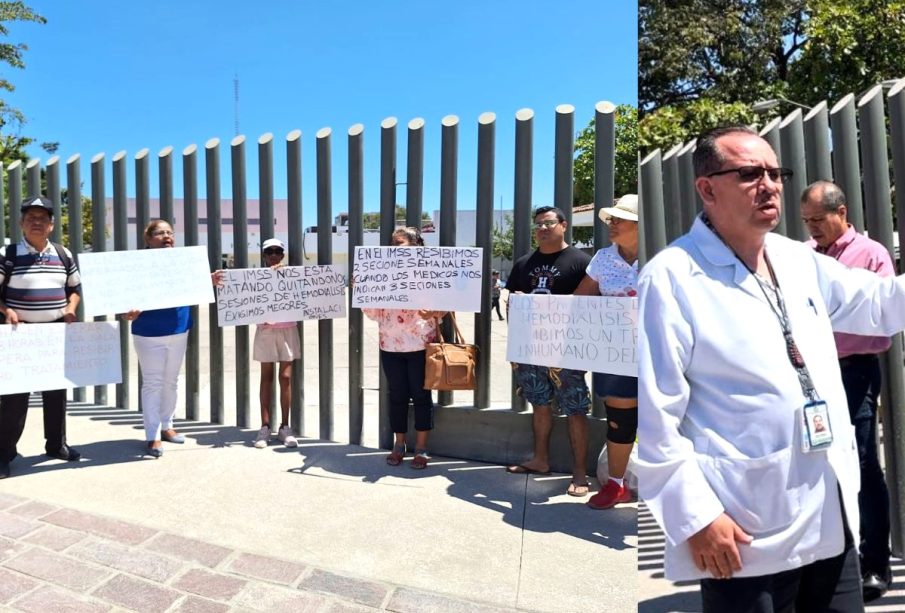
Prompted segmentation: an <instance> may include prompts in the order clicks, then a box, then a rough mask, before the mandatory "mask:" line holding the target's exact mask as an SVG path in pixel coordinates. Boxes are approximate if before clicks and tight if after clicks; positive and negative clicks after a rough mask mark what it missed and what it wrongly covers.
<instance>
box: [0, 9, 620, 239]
mask: <svg viewBox="0 0 905 613" xmlns="http://www.w3.org/2000/svg"><path fill="white" fill-rule="evenodd" d="M28 4H29V5H30V6H32V7H33V8H34V9H35V10H36V11H37V12H39V13H40V14H42V15H43V16H44V17H46V18H47V21H48V22H47V24H45V25H37V24H30V23H26V24H12V25H11V26H10V37H9V40H11V41H13V42H24V43H25V44H27V45H28V46H29V50H28V52H27V53H26V56H25V61H26V69H25V70H22V71H20V70H14V69H11V68H8V67H5V66H4V67H2V70H3V74H4V76H6V77H7V78H9V79H10V80H11V81H12V82H13V83H14V84H15V85H16V91H15V92H13V93H12V94H10V95H9V96H8V101H9V103H10V104H11V105H13V106H16V107H18V108H20V109H21V110H22V111H23V112H24V113H25V114H26V116H27V118H28V123H27V124H26V125H25V126H24V127H23V128H22V133H23V134H26V135H28V136H31V137H34V138H35V139H36V141H37V142H42V141H59V143H60V149H59V151H58V155H60V157H61V158H62V160H64V161H65V160H66V159H67V158H68V157H69V156H71V155H73V154H75V153H79V154H81V155H82V173H83V177H84V179H85V193H86V194H90V191H89V184H88V179H89V176H90V171H89V160H90V159H91V157H92V156H94V155H95V154H98V153H105V154H106V156H107V157H106V159H107V165H106V175H107V181H108V187H107V194H108V195H110V194H111V188H110V186H109V182H110V174H111V171H110V168H111V166H110V164H111V163H110V160H111V159H112V157H113V155H114V154H115V153H116V152H118V151H121V150H125V151H126V152H127V153H128V156H129V165H128V168H129V183H130V187H129V195H133V191H134V190H133V188H132V180H133V176H132V175H133V172H134V163H133V161H132V160H133V159H134V155H135V154H136V153H137V152H138V151H139V150H140V149H142V148H145V147H146V148H148V149H150V151H151V154H152V156H151V161H152V176H151V186H152V195H153V196H156V195H157V168H156V162H157V153H158V152H159V151H160V150H161V149H162V148H164V147H165V146H167V145H171V146H173V147H174V149H175V152H176V154H177V157H176V158H175V159H174V164H173V166H174V170H175V171H176V173H177V174H176V179H177V182H176V185H175V189H174V194H175V195H176V196H177V197H179V196H181V193H182V187H181V186H182V177H181V166H182V162H181V152H182V150H183V148H185V147H186V146H187V145H189V144H193V143H194V144H197V145H198V147H199V152H200V157H199V168H200V169H201V172H202V174H201V177H200V180H199V184H200V186H201V194H200V195H201V196H202V197H203V195H204V189H203V186H204V180H203V167H204V166H203V145H204V143H205V141H207V140H208V139H209V138H212V137H218V138H220V140H221V152H220V154H221V161H222V162H224V167H223V171H222V172H223V187H222V196H223V197H224V198H228V197H230V195H231V188H230V174H229V168H228V161H229V141H230V139H231V138H232V137H233V136H234V135H235V132H234V101H233V78H234V75H236V74H237V75H238V78H239V82H240V102H239V121H240V132H241V133H242V134H244V135H245V136H246V137H247V145H246V147H247V150H246V155H247V162H248V168H249V174H248V181H247V184H248V196H249V197H252V198H253V197H257V191H258V179H257V173H256V165H257V139H258V137H259V136H260V135H262V134H264V133H266V132H272V133H273V134H274V166H275V169H276V171H277V176H276V180H275V186H274V194H275V196H276V197H285V195H286V187H285V170H284V169H285V163H286V162H285V136H286V134H288V133H289V132H290V131H291V130H293V129H301V130H302V133H303V181H304V188H303V199H304V208H305V211H304V223H305V225H310V224H313V223H314V222H315V218H314V210H315V202H316V191H315V180H314V179H315V176H316V175H315V133H316V132H317V130H319V129H320V128H323V127H330V128H332V129H333V141H332V153H333V159H332V166H333V173H334V174H333V209H334V212H338V211H343V210H346V209H347V201H346V198H347V192H346V155H347V153H346V134H347V130H348V128H349V127H350V126H352V125H353V124H356V123H362V124H364V126H365V132H364V142H365V182H366V188H365V209H366V210H376V209H377V208H378V206H379V174H378V173H379V141H380V122H381V120H383V119H384V118H386V117H389V116H394V117H396V118H398V120H399V126H400V127H399V128H398V133H397V142H398V155H399V157H398V161H397V181H400V182H403V181H405V142H406V131H405V126H406V124H407V123H408V121H409V120H410V119H413V118H415V117H423V118H424V119H425V121H426V127H425V174H424V208H425V210H426V211H431V210H434V209H436V208H439V181H440V176H439V175H440V173H439V166H440V159H439V151H440V120H441V119H442V117H444V116H445V115H447V114H455V115H458V116H459V118H460V128H459V146H460V150H459V151H460V153H459V207H460V208H462V209H470V208H474V198H475V181H476V179H475V177H476V168H475V166H476V141H477V119H478V116H479V115H480V114H481V113H482V112H485V111H492V112H494V113H496V115H497V132H496V185H495V203H496V206H497V207H499V206H500V204H499V203H500V198H501V197H502V206H503V207H504V208H507V209H508V208H511V205H512V191H513V166H514V162H513V148H514V123H515V112H516V111H517V110H518V109H520V108H524V107H528V108H532V109H534V111H535V120H534V121H535V123H534V133H535V159H534V168H535V183H534V200H535V203H536V204H542V203H549V202H550V201H552V197H553V178H552V173H553V126H554V118H555V108H556V106H557V105H558V104H562V103H569V104H572V105H574V106H575V108H576V115H575V116H576V121H575V126H576V130H578V129H580V128H582V127H584V126H585V125H586V124H587V122H588V121H589V120H590V119H591V118H592V117H593V113H594V105H595V103H597V102H598V101H601V100H609V101H611V102H614V103H616V104H620V103H626V104H636V103H637V74H638V73H637V3H636V2H634V1H622V0H596V1H583V0H580V1H574V2H573V1H566V2H557V3H554V2H547V1H542V0H522V1H518V2H516V1H510V0H499V1H498V0H492V1H489V2H488V1H487V0H484V1H477V0H465V1H457V2H455V3H449V2H437V1H431V0H421V1H384V2H375V1H365V0H361V1H354V2H353V1H346V2H343V1H329V2H328V1H319V2H314V1H301V0H298V1H289V0H282V1H261V2H251V3H250V2H236V1H234V0H216V1H214V0H199V1H191V2H189V1H187V0H179V1H174V0H154V1H150V0H143V1H129V2H123V1H121V0H119V1H113V0H81V1H79V2H62V1H59V0H31V1H30V2H28ZM30 154H31V155H33V156H35V157H39V158H41V159H42V161H44V160H46V159H47V158H48V157H49V155H48V154H46V153H45V152H44V151H42V150H41V149H40V148H39V147H37V146H34V147H32V148H31V149H30ZM404 190H405V186H400V188H399V192H398V198H397V200H398V201H400V202H404V201H405V192H404Z"/></svg>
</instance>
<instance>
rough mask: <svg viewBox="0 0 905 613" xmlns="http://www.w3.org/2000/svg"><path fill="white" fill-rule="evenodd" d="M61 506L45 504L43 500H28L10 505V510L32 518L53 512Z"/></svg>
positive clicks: (20, 515)
mask: <svg viewBox="0 0 905 613" xmlns="http://www.w3.org/2000/svg"><path fill="white" fill-rule="evenodd" d="M59 508H60V507H57V506H54V505H52V504H45V503H43V502H38V501H36V500H31V501H29V502H26V503H25V504H20V505H18V506H15V507H10V508H9V509H8V511H9V512H10V513H12V514H13V515H18V516H19V517H30V518H32V519H37V518H39V517H41V516H43V515H47V514H48V513H52V512H53V511H56V510H57V509H59Z"/></svg>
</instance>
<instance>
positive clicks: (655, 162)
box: [638, 149, 666, 265]
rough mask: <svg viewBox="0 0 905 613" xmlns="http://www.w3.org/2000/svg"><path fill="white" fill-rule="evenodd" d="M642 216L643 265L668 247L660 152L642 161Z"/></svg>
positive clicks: (641, 254)
mask: <svg viewBox="0 0 905 613" xmlns="http://www.w3.org/2000/svg"><path fill="white" fill-rule="evenodd" d="M640 200H641V215H640V216H639V218H638V220H639V224H640V228H639V230H640V231H641V233H643V234H644V249H643V250H642V249H639V251H638V264H639V265H642V264H644V263H646V262H647V261H648V260H650V259H651V258H652V257H654V255H655V254H656V253H657V252H658V251H660V250H661V249H663V248H664V247H666V224H665V223H664V220H663V164H662V158H661V157H660V150H659V149H656V150H654V151H652V152H651V153H650V154H648V156H647V157H646V158H644V159H643V160H641V194H640Z"/></svg>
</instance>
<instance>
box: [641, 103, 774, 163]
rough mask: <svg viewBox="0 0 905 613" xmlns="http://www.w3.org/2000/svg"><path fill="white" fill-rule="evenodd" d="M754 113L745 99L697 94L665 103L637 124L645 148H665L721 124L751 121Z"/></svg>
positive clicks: (642, 146) (747, 122) (754, 116)
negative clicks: (673, 103) (676, 102)
mask: <svg viewBox="0 0 905 613" xmlns="http://www.w3.org/2000/svg"><path fill="white" fill-rule="evenodd" d="M755 121H757V116H756V115H755V113H754V112H753V111H752V110H751V107H750V105H748V104H746V103H744V102H731V103H730V102H719V101H716V100H710V99H707V98H700V99H698V100H695V101H694V102H690V103H688V104H685V105H681V106H664V107H660V108H658V109H657V110H655V111H654V112H653V113H650V114H649V115H646V116H645V117H644V119H642V120H641V124H640V126H639V138H638V140H639V144H640V146H641V150H642V151H644V152H648V151H653V150H654V149H663V150H666V149H668V148H670V147H672V146H673V145H677V144H680V143H684V142H687V141H689V140H691V139H693V138H695V137H696V136H697V135H698V134H700V133H701V132H703V131H704V130H707V129H709V128H712V127H714V126H718V125H722V124H730V123H732V124H745V125H747V124H751V123H754V122H755Z"/></svg>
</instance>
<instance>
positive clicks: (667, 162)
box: [663, 144, 682, 244]
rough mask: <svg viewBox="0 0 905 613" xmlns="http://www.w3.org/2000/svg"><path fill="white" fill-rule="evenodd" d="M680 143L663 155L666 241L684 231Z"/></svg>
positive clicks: (670, 240) (669, 241) (671, 239)
mask: <svg viewBox="0 0 905 613" xmlns="http://www.w3.org/2000/svg"><path fill="white" fill-rule="evenodd" d="M681 149H682V145H681V144H678V145H676V146H674V147H673V148H672V149H670V150H669V151H667V152H666V154H665V155H664V156H663V217H664V220H665V226H666V243H667V244H669V243H671V242H672V241H674V240H675V239H677V238H678V237H679V235H680V234H681V233H682V208H681V203H680V202H679V160H678V155H679V151H680V150H681Z"/></svg>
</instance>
